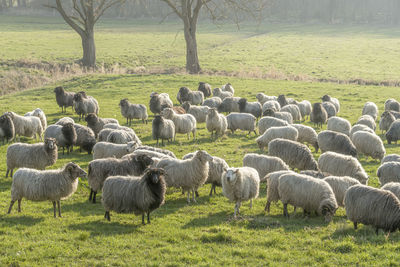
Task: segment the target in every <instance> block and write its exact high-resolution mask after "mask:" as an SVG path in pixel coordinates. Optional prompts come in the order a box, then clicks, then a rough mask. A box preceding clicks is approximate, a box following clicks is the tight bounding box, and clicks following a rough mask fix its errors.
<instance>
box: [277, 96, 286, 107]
mask: <svg viewBox="0 0 400 267" xmlns="http://www.w3.org/2000/svg"><path fill="white" fill-rule="evenodd" d="M277 101H278V102H279V105H280V106H281V108H283V107H284V106H286V105H289V102H288V101H287V99H286V97H285V95H279V96H278V99H277Z"/></svg>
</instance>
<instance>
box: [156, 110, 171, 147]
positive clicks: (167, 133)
mask: <svg viewBox="0 0 400 267" xmlns="http://www.w3.org/2000/svg"><path fill="white" fill-rule="evenodd" d="M151 129H152V136H153V140H157V146H158V144H159V142H158V140H159V139H161V144H162V145H164V140H165V139H166V140H167V141H168V142H170V141H172V139H173V138H174V137H175V124H174V122H173V121H172V120H167V119H164V118H163V117H162V116H160V115H156V116H154V120H153V121H152V123H151Z"/></svg>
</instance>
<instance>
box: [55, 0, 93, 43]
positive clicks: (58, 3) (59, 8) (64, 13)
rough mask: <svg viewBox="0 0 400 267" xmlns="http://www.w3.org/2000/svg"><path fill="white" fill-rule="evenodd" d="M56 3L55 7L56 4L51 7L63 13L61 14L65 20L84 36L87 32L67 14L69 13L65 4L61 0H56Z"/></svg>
mask: <svg viewBox="0 0 400 267" xmlns="http://www.w3.org/2000/svg"><path fill="white" fill-rule="evenodd" d="M56 4H57V7H54V6H49V7H52V8H55V9H56V10H57V11H58V12H59V13H60V14H61V16H62V17H63V19H64V20H65V22H67V23H68V25H69V26H71V28H72V29H74V30H75V31H76V32H77V33H78V34H79V35H80V36H83V35H84V34H85V31H84V30H83V29H82V28H81V27H79V25H78V24H76V23H75V22H74V21H73V20H72V19H71V18H70V17H69V16H68V15H67V13H66V12H65V10H64V8H63V6H62V4H61V0H56Z"/></svg>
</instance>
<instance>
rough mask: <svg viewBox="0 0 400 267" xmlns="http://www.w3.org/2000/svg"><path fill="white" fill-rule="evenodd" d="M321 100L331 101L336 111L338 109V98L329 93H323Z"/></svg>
mask: <svg viewBox="0 0 400 267" xmlns="http://www.w3.org/2000/svg"><path fill="white" fill-rule="evenodd" d="M321 99H322V101H328V102H331V103H332V104H333V105H334V106H335V110H336V112H339V111H340V102H339V99H337V98H334V97H331V96H329V95H324V96H323V97H322V98H321Z"/></svg>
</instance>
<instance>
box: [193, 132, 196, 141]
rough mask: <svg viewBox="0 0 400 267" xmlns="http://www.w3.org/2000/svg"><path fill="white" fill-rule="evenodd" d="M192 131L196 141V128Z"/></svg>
mask: <svg viewBox="0 0 400 267" xmlns="http://www.w3.org/2000/svg"><path fill="white" fill-rule="evenodd" d="M192 133H193V141H196V130H194V131H193V132H192Z"/></svg>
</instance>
